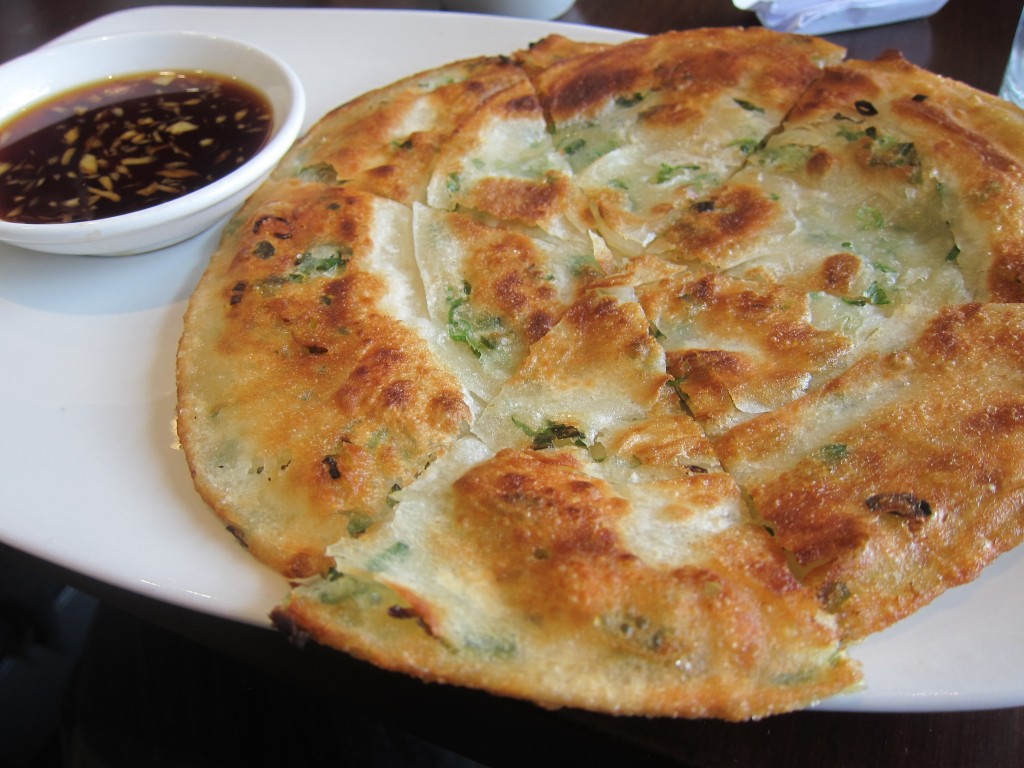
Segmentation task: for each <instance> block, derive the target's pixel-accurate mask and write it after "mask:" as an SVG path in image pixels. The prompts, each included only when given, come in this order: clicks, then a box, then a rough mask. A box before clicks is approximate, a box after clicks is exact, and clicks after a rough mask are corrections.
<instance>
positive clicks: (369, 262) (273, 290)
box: [177, 182, 471, 576]
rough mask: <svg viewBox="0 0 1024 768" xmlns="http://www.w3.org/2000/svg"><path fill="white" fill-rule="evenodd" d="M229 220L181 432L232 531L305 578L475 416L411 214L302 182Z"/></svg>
mask: <svg viewBox="0 0 1024 768" xmlns="http://www.w3.org/2000/svg"><path fill="white" fill-rule="evenodd" d="M231 228H232V229H231V234H229V235H228V236H227V237H226V239H225V241H224V243H223V244H222V246H221V248H220V250H219V251H218V252H217V253H216V254H215V255H214V257H213V260H212V262H211V265H210V267H209V269H208V271H207V273H206V275H205V276H204V277H203V280H202V281H201V283H200V285H199V287H198V288H197V290H196V292H195V294H194V295H193V297H192V299H191V301H190V304H189V308H188V314H187V316H186V323H187V325H188V326H189V327H190V328H191V329H192V330H191V332H190V333H189V334H187V335H186V336H185V337H184V338H183V339H182V342H181V345H180V349H179V353H178V380H179V406H178V419H177V427H178V435H179V437H180V439H181V442H182V446H183V447H184V449H185V451H186V452H187V454H188V456H189V457H190V461H191V466H192V468H193V477H194V479H195V482H196V486H197V488H198V490H199V492H200V494H201V495H202V496H203V498H204V499H205V500H206V501H207V502H208V503H209V504H210V505H211V506H212V507H213V509H214V510H215V511H216V512H217V513H218V514H219V515H220V516H221V517H222V518H223V519H224V521H225V522H226V523H227V524H228V526H229V527H230V529H231V530H232V532H233V533H234V534H235V535H236V536H237V537H238V538H239V539H240V540H241V541H242V542H243V543H245V544H246V545H247V546H248V547H249V549H250V550H251V551H252V552H253V554H255V555H256V556H257V557H259V558H260V559H261V560H263V561H265V562H267V563H268V564H270V565H271V566H272V567H274V568H275V569H277V570H278V571H280V572H281V573H283V574H285V575H287V576H307V575H310V574H312V573H319V572H323V571H324V570H326V568H327V567H328V566H329V564H330V560H329V559H328V558H327V557H326V556H325V554H324V551H325V549H326V548H327V546H328V545H329V544H330V543H332V542H333V541H335V540H336V539H338V538H339V537H340V536H343V535H345V534H346V532H347V531H350V530H363V529H366V528H367V527H369V526H371V525H373V524H374V523H376V522H377V521H379V520H381V519H384V518H386V517H387V516H388V515H389V514H390V509H391V502H390V501H389V496H390V494H391V492H392V491H393V490H394V488H395V487H396V486H402V485H405V484H406V483H409V482H411V481H412V480H413V479H414V478H415V476H416V475H417V474H418V473H419V472H420V471H422V469H423V467H424V466H425V465H426V464H427V463H428V462H429V461H431V460H432V459H434V458H435V457H436V456H437V455H438V454H440V453H442V452H443V451H444V450H445V448H446V447H447V446H448V445H449V444H450V443H452V442H453V441H454V440H455V439H456V438H457V437H458V436H459V435H460V434H462V432H463V431H464V430H465V428H466V424H467V422H468V421H469V420H470V419H471V414H470V410H469V407H468V405H467V401H466V395H465V393H464V390H463V389H462V387H461V386H460V384H459V381H458V380H457V379H456V378H455V377H454V376H453V375H452V374H451V373H450V372H449V371H448V370H447V369H446V368H445V367H443V366H442V365H441V364H440V363H438V362H437V359H436V355H435V352H434V350H435V348H436V343H437V339H435V338H434V337H433V336H432V334H433V330H432V327H431V326H430V324H429V322H428V321H427V318H426V312H425V307H424V306H423V300H422V294H421V293H420V292H419V291H420V289H419V287H418V286H419V283H418V274H417V272H416V269H415V264H414V263H413V259H412V248H411V239H412V229H411V223H410V215H409V211H408V209H407V208H405V207H403V206H401V205H399V204H398V203H394V202H392V201H389V200H386V199H384V198H378V197H374V196H371V195H366V194H360V193H356V192H353V191H346V190H345V189H344V188H341V187H322V186H311V185H301V184H295V183H291V182H289V183H287V184H286V185H284V186H283V187H277V188H274V189H273V190H270V191H268V192H267V193H266V194H263V195H261V196H258V197H257V198H255V199H253V200H252V201H250V203H249V204H248V205H247V206H246V207H245V209H243V211H242V212H241V213H239V215H238V216H237V217H236V218H235V220H234V221H233V222H232V224H231Z"/></svg>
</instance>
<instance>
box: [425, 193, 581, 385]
mask: <svg viewBox="0 0 1024 768" xmlns="http://www.w3.org/2000/svg"><path fill="white" fill-rule="evenodd" d="M413 226H414V238H415V248H416V261H417V264H418V265H419V269H420V275H421V277H422V282H423V285H424V287H425V290H426V302H427V307H428V310H429V313H430V317H431V319H432V320H433V322H434V324H435V327H436V329H437V332H438V334H440V335H441V336H443V337H446V339H447V343H446V344H445V346H444V349H443V354H444V355H445V358H446V359H447V360H448V361H449V364H450V365H451V366H452V368H453V369H454V370H457V371H458V373H459V377H460V379H461V380H462V381H463V382H465V384H466V386H467V387H468V388H469V390H470V391H472V392H473V393H474V394H475V395H476V396H477V397H478V398H480V400H481V401H482V402H483V403H486V402H488V401H489V400H490V399H491V398H492V397H494V395H495V393H496V392H497V391H498V389H499V388H500V387H501V385H502V384H503V383H504V382H505V380H506V379H508V377H509V376H511V375H512V374H513V373H515V371H516V370H517V369H518V368H519V366H520V364H521V363H522V361H523V359H524V358H525V357H526V354H527V351H528V349H529V345H530V344H532V343H534V342H536V341H538V340H539V339H540V338H542V337H543V336H544V335H545V334H546V333H547V332H548V331H549V330H550V329H551V327H552V326H554V325H555V324H556V323H558V321H559V320H560V319H561V317H562V315H563V314H564V312H565V311H566V309H567V308H568V307H569V306H570V305H571V304H572V303H573V302H574V301H575V300H576V298H577V297H578V296H579V295H580V294H581V293H582V291H583V290H584V289H585V287H586V285H587V284H588V282H590V281H591V280H593V279H595V278H596V277H598V276H599V275H600V274H601V267H600V265H599V263H598V261H597V258H596V256H595V254H594V249H593V247H592V245H591V244H589V243H583V242H570V241H565V240H560V239H558V238H552V237H547V238H541V237H537V236H535V235H531V234H529V233H528V232H527V231H525V230H523V229H520V228H518V227H515V228H503V227H496V226H492V225H490V224H487V223H484V222H482V221H480V220H479V219H478V218H477V217H475V216H473V215H471V214H468V213H455V212H448V211H440V210H436V209H434V208H429V207H427V206H420V205H417V206H416V207H415V208H414V215H413Z"/></svg>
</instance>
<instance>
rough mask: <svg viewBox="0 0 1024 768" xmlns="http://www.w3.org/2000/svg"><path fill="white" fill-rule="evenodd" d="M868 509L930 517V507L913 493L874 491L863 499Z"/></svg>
mask: <svg viewBox="0 0 1024 768" xmlns="http://www.w3.org/2000/svg"><path fill="white" fill-rule="evenodd" d="M864 503H865V504H866V505H867V507H868V509H870V510H871V511H872V512H875V513H877V514H880V515H896V516H897V517H931V515H932V507H931V504H929V503H928V502H927V501H925V500H924V499H919V498H918V497H917V496H915V495H914V494H913V493H876V494H874V495H872V496H869V497H868V498H867V499H865V500H864Z"/></svg>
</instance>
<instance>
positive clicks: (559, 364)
mask: <svg viewBox="0 0 1024 768" xmlns="http://www.w3.org/2000/svg"><path fill="white" fill-rule="evenodd" d="M667 380H668V376H667V375H666V374H665V355H664V352H663V351H662V349H661V347H660V346H658V344H657V343H656V342H655V340H654V338H653V337H652V336H651V335H650V332H649V327H648V322H647V317H646V316H645V315H644V313H643V310H642V309H641V308H640V305H639V304H637V303H636V302H635V300H634V296H633V292H632V290H631V289H629V288H628V287H619V286H615V285H613V284H611V285H609V284H605V285H601V284H594V285H593V286H592V287H590V288H589V289H588V290H587V291H586V292H585V293H584V294H583V295H582V296H581V297H580V298H579V300H577V301H576V302H575V303H574V304H573V305H572V306H571V307H570V308H569V309H568V311H567V312H566V313H565V315H564V316H563V317H562V319H561V321H560V322H559V323H558V324H557V325H556V326H555V327H554V328H552V329H551V330H550V331H549V332H548V333H547V335H546V336H544V337H543V338H542V339H540V340H539V341H538V342H537V343H536V344H534V345H533V346H532V347H531V348H530V350H529V354H528V355H527V357H526V358H525V360H524V361H523V363H522V365H521V366H520V368H519V370H518V371H517V372H516V373H515V375H514V376H512V377H511V378H510V379H509V380H508V381H507V382H505V384H504V386H503V387H502V388H501V390H500V391H499V392H498V393H497V394H496V395H495V396H494V398H493V399H492V400H491V401H490V402H489V403H488V404H487V407H486V408H485V409H484V410H483V412H482V413H481V414H480V417H479V418H478V419H477V421H476V422H475V424H474V426H473V431H474V433H475V434H476V435H477V436H478V437H480V438H481V439H482V440H483V441H484V442H485V443H486V444H487V445H488V446H490V447H491V448H492V449H493V450H498V449H499V448H502V447H529V446H531V445H532V446H535V447H538V446H541V445H551V444H553V443H556V442H558V441H563V440H566V441H570V442H576V443H579V444H582V445H587V446H592V445H594V443H595V441H597V439H598V436H599V435H600V434H601V433H602V432H603V431H604V430H606V429H608V428H611V427H615V426H618V425H620V424H622V423H624V422H626V421H630V420H634V419H637V418H639V417H641V416H643V415H645V414H647V413H648V412H649V411H650V409H651V408H652V407H653V406H654V405H655V404H656V403H657V402H658V398H659V397H660V395H661V390H662V387H663V385H664V384H665V382H666V381H667Z"/></svg>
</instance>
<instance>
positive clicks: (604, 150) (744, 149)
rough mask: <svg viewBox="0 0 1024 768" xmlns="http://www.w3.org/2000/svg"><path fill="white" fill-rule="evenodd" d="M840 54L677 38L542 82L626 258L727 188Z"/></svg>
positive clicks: (714, 32)
mask: <svg viewBox="0 0 1024 768" xmlns="http://www.w3.org/2000/svg"><path fill="white" fill-rule="evenodd" d="M842 53H843V51H842V49H840V48H838V47H836V46H833V45H831V44H829V43H826V42H824V41H822V40H817V39H812V38H799V37H792V36H785V35H778V34H776V33H773V32H770V31H768V30H762V29H746V30H744V29H705V30H687V31H684V32H675V33H669V34H665V35H659V36H657V37H652V38H645V39H641V40H636V41H630V42H627V43H623V44H621V45H618V46H616V47H614V48H610V49H608V50H604V51H598V52H596V53H592V54H590V55H587V56H579V57H576V58H572V59H569V60H567V61H564V62H561V63H559V64H555V65H554V66H552V67H550V68H549V69H547V70H545V71H543V72H541V73H540V74H538V75H537V76H536V77H535V78H534V81H535V84H536V88H537V92H538V94H539V96H540V99H541V103H542V104H543V105H544V108H545V110H546V111H547V114H548V118H549V120H550V122H551V125H552V134H553V138H554V141H555V144H556V146H557V147H558V148H559V149H560V150H561V151H562V152H563V153H564V154H565V155H566V156H567V158H568V160H569V162H570V164H571V165H572V168H573V169H574V170H575V171H576V173H577V175H578V183H579V184H580V186H581V187H582V188H583V190H584V192H585V193H586V194H587V196H588V197H589V198H590V200H591V203H592V205H593V208H594V211H595V214H596V215H597V220H598V225H599V228H600V231H601V233H602V235H604V236H605V238H606V239H607V240H608V241H609V243H611V244H612V245H613V247H614V248H616V249H618V250H620V251H621V252H623V253H624V254H631V253H638V252H640V251H642V250H643V249H645V248H646V247H648V246H649V245H650V244H651V242H652V241H653V240H654V239H655V237H656V235H657V234H658V233H659V232H660V231H661V229H662V228H663V227H664V225H665V223H666V222H667V221H668V220H670V219H671V216H672V214H673V213H674V212H675V211H676V210H677V209H678V208H679V207H684V206H686V205H687V204H688V203H689V202H691V201H693V200H694V199H697V198H699V197H700V196H701V195H703V194H706V193H707V192H708V191H709V190H711V189H713V188H715V187H716V186H718V185H719V184H721V183H722V182H723V181H725V180H726V179H727V178H728V177H729V176H730V175H731V174H732V173H734V172H735V171H736V170H737V169H738V168H739V167H741V166H742V165H743V162H744V160H745V159H746V155H747V154H748V153H749V152H750V151H752V150H753V149H754V148H755V147H756V146H757V145H758V144H759V143H760V142H761V141H762V139H764V137H765V136H766V135H768V134H769V133H770V132H771V131H773V130H774V129H775V128H776V127H777V126H778V125H779V123H780V122H781V121H782V118H783V117H784V116H785V114H786V112H787V111H788V110H789V109H790V107H791V106H792V104H793V102H794V101H795V100H796V98H797V97H798V96H799V95H800V94H801V93H802V92H803V91H804V90H805V89H806V88H807V86H808V85H809V84H810V83H811V82H812V81H813V80H814V78H815V77H817V76H818V75H819V74H820V69H821V67H822V65H824V64H826V63H830V62H836V61H838V60H839V59H840V58H841V56H842Z"/></svg>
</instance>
